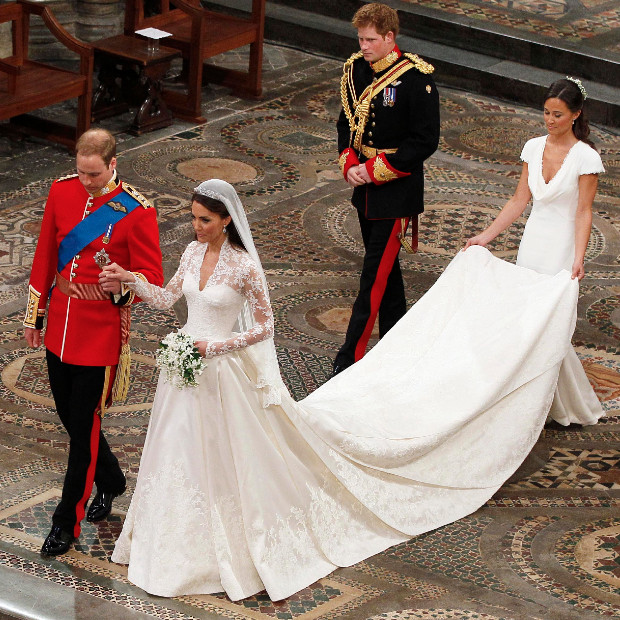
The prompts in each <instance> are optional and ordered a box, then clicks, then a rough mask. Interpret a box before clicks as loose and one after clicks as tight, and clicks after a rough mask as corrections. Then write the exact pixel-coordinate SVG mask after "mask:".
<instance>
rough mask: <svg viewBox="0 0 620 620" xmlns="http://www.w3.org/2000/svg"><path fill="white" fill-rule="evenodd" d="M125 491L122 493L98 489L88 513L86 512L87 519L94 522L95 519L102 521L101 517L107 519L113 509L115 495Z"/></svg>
mask: <svg viewBox="0 0 620 620" xmlns="http://www.w3.org/2000/svg"><path fill="white" fill-rule="evenodd" d="M124 492H125V490H124V489H123V491H122V492H121V493H109V492H108V491H99V490H98V491H97V493H96V494H95V497H94V498H93V501H92V502H91V503H90V506H89V507H88V513H87V514H86V520H87V521H90V522H91V523H94V522H95V521H101V519H105V518H106V517H107V516H108V515H109V514H110V511H111V510H112V502H113V501H114V498H115V497H118V496H119V495H122V494H123V493H124Z"/></svg>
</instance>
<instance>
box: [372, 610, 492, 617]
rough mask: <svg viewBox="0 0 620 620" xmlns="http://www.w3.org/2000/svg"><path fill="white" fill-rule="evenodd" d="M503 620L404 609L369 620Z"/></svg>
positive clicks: (468, 613) (460, 612) (461, 612)
mask: <svg viewBox="0 0 620 620" xmlns="http://www.w3.org/2000/svg"><path fill="white" fill-rule="evenodd" d="M457 619H458V620H503V619H502V618H501V617H500V616H490V615H489V614H484V613H480V612H478V611H470V610H468V609H403V610H402V611H390V612H388V613H385V614H379V615H377V616H371V617H370V618H368V620H457Z"/></svg>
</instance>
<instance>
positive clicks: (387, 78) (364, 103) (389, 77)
mask: <svg viewBox="0 0 620 620" xmlns="http://www.w3.org/2000/svg"><path fill="white" fill-rule="evenodd" d="M409 69H413V65H412V64H411V62H410V61H409V60H408V59H405V58H403V59H402V60H399V61H398V62H397V63H396V64H395V65H394V67H393V68H392V69H390V70H389V71H388V72H387V73H386V74H385V75H383V76H382V77H380V78H379V79H378V80H376V81H373V82H372V83H371V84H369V85H368V86H367V87H366V88H365V89H364V92H363V93H362V94H361V95H360V98H359V101H358V104H357V107H356V108H355V116H356V117H357V118H359V121H358V122H357V127H356V130H355V131H356V133H355V137H354V138H353V148H354V149H356V150H357V151H358V152H359V151H360V149H361V148H362V137H363V136H364V128H365V127H366V122H367V121H368V111H369V110H370V102H371V101H372V99H373V97H374V96H375V95H376V94H377V93H378V92H380V91H381V90H383V89H384V88H385V87H386V86H387V85H388V84H391V83H392V82H394V81H396V80H397V79H398V78H399V77H400V76H401V75H403V73H406V72H407V71H409Z"/></svg>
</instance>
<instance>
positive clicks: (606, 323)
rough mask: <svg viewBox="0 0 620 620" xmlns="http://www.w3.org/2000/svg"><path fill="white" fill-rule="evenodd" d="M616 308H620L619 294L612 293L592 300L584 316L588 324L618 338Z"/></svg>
mask: <svg viewBox="0 0 620 620" xmlns="http://www.w3.org/2000/svg"><path fill="white" fill-rule="evenodd" d="M618 309H620V296H619V295H612V296H611V297H605V298H604V299H599V300H598V301H596V302H594V303H593V304H592V305H591V306H590V307H589V308H588V309H587V310H586V318H587V319H588V321H589V322H590V324H592V325H594V326H595V327H597V328H598V329H600V330H601V331H602V332H603V333H604V334H607V335H608V336H611V337H612V338H615V339H616V340H620V325H618V322H617V312H618Z"/></svg>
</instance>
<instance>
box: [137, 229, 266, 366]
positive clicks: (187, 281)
mask: <svg viewBox="0 0 620 620" xmlns="http://www.w3.org/2000/svg"><path fill="white" fill-rule="evenodd" d="M206 250H207V244H206V243H198V242H197V241H193V242H192V243H190V244H189V245H188V246H187V248H186V249H185V252H184V253H183V256H182V257H181V262H180V265H179V268H178V270H177V272H176V273H175V274H174V276H173V277H172V279H171V280H170V282H168V284H167V285H166V287H165V288H160V287H159V286H155V285H153V284H150V283H148V282H144V281H142V280H137V281H136V282H133V283H131V285H130V288H132V289H133V290H135V292H136V294H137V295H138V296H139V297H141V298H142V299H143V300H144V301H146V303H148V304H149V305H150V306H153V307H154V308H158V309H160V310H163V309H166V308H170V306H172V304H174V303H175V302H176V301H177V300H178V299H179V298H180V297H181V295H185V297H186V299H187V323H186V324H185V325H184V327H183V331H184V332H185V333H187V334H190V335H191V336H193V337H194V338H196V340H197V341H206V342H208V345H207V357H212V356H214V355H221V354H224V353H229V352H230V351H234V350H236V349H240V348H243V347H247V346H249V345H252V344H255V343H257V342H261V341H263V340H266V339H267V338H272V337H273V332H274V327H273V313H272V311H271V306H270V304H269V298H268V296H267V294H266V291H265V288H264V283H263V281H262V278H261V276H260V273H259V271H258V269H257V268H256V265H255V264H254V261H253V260H252V258H251V257H250V256H249V255H248V254H247V253H246V252H244V251H243V250H240V249H237V248H235V247H234V246H232V245H231V244H230V243H229V242H228V240H226V241H225V242H224V244H223V245H222V248H221V250H220V256H219V259H218V262H217V264H216V266H215V269H214V271H213V273H212V274H211V276H210V277H209V279H208V280H207V282H206V284H205V286H204V288H203V289H202V290H200V267H201V265H202V261H203V258H204V255H205V252H206ZM246 301H247V302H248V305H249V310H250V312H251V314H252V316H253V318H254V323H255V325H254V327H252V328H251V329H249V330H247V331H244V332H242V333H240V334H237V333H234V332H233V329H234V327H235V323H236V321H237V318H238V317H239V315H240V313H241V312H242V310H243V307H244V303H245V302H246Z"/></svg>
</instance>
